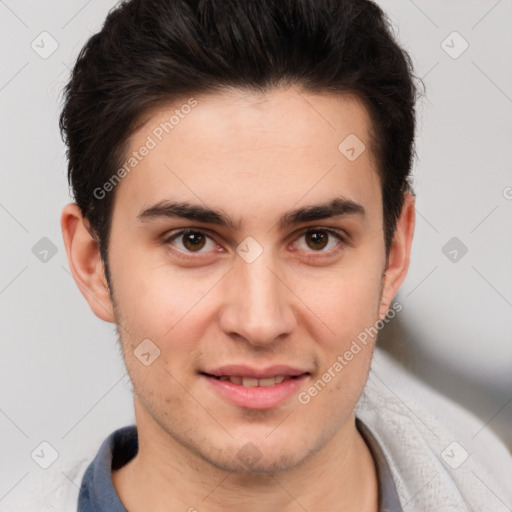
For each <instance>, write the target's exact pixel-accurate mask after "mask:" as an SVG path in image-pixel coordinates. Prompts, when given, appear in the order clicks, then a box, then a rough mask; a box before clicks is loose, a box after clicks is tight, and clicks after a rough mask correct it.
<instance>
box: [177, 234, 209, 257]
mask: <svg viewBox="0 0 512 512" xmlns="http://www.w3.org/2000/svg"><path fill="white" fill-rule="evenodd" d="M182 243H183V247H185V248H186V249H187V250H189V251H192V252H194V251H200V250H201V249H202V248H203V247H204V246H205V245H206V237H205V236H204V235H203V234H202V233H199V232H197V231H191V232H188V233H185V234H183V235H182Z"/></svg>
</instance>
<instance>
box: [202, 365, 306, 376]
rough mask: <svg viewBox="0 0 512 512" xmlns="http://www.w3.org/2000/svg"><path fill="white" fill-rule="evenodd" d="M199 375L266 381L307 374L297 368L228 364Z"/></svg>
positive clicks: (204, 371)
mask: <svg viewBox="0 0 512 512" xmlns="http://www.w3.org/2000/svg"><path fill="white" fill-rule="evenodd" d="M201 373H206V374H208V375H214V376H215V377H223V376H228V377H234V376H238V377H247V378H253V379H267V378H270V377H279V376H283V377H296V376H298V375H302V374H304V373H309V371H308V370H304V369H302V368H297V367H293V366H288V365H275V366H268V367H267V368H254V367H251V366H247V365H244V364H229V365H225V366H220V367H219V368H212V369H209V370H203V371H201Z"/></svg>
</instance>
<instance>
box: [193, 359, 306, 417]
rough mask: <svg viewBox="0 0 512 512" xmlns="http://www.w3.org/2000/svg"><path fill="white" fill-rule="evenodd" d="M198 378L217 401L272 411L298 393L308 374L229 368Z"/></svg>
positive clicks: (278, 369)
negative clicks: (202, 380) (219, 399)
mask: <svg viewBox="0 0 512 512" xmlns="http://www.w3.org/2000/svg"><path fill="white" fill-rule="evenodd" d="M199 375H200V376H201V377H202V378H203V379H204V381H205V382H206V383H207V384H208V389H209V390H211V391H213V392H214V393H215V394H216V396H217V397H219V398H221V399H222V400H224V401H227V402H229V403H230V404H232V405H235V406H236V407H238V408H242V409H260V410H261V409H274V408H277V407H278V406H280V405H282V404H284V403H285V402H287V401H288V400H289V399H290V398H291V397H292V396H294V395H296V394H298V393H299V391H300V390H301V388H302V387H303V386H304V384H305V382H306V381H307V380H308V379H309V378H310V376H311V373H310V372H308V371H303V370H301V369H297V368H291V367H273V368H268V369H266V370H256V369H253V368H249V367H245V366H243V367H242V366H230V367H224V368H219V369H216V370H209V371H201V372H199Z"/></svg>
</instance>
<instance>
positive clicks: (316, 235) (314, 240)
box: [305, 231, 329, 251]
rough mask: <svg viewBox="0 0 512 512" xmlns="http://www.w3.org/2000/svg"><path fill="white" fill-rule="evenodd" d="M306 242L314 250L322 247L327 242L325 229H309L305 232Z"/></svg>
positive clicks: (327, 235)
mask: <svg viewBox="0 0 512 512" xmlns="http://www.w3.org/2000/svg"><path fill="white" fill-rule="evenodd" d="M305 238H306V244H307V246H308V247H309V248H310V249H314V250H316V251H319V250H322V249H324V248H325V247H326V246H327V244H328V243H329V234H328V233H327V232H326V231H310V232H308V233H306V234H305Z"/></svg>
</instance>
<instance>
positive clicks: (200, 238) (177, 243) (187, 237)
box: [164, 229, 217, 254]
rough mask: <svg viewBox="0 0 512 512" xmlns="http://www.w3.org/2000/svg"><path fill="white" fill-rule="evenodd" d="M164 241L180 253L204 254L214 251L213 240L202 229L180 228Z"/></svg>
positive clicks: (214, 244)
mask: <svg viewBox="0 0 512 512" xmlns="http://www.w3.org/2000/svg"><path fill="white" fill-rule="evenodd" d="M164 242H165V243H166V244H168V245H169V246H171V247H173V248H174V249H176V250H177V251H178V253H182V254H186V253H189V254H192V253H195V254H205V253H207V252H212V251H215V249H216V247H217V245H216V243H215V241H214V240H213V239H212V238H211V237H210V236H209V235H208V234H206V233H204V232H203V231H200V230H197V229H182V230H180V231H177V232H174V234H172V235H170V236H168V237H167V238H166V239H164Z"/></svg>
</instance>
